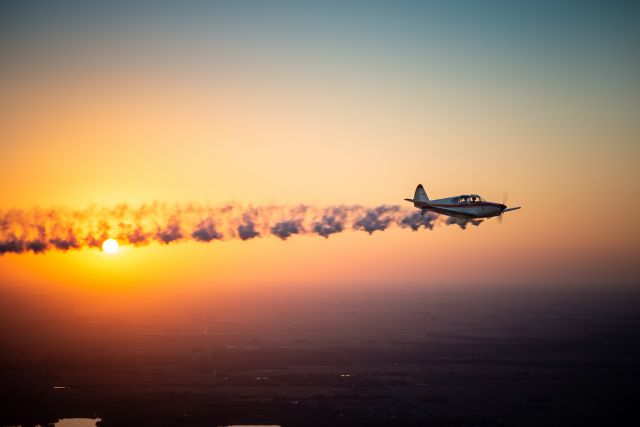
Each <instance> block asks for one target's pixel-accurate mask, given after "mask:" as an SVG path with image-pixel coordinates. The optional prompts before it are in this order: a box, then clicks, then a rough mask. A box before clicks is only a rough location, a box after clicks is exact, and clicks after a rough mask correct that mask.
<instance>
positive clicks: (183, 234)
mask: <svg viewBox="0 0 640 427" xmlns="http://www.w3.org/2000/svg"><path fill="white" fill-rule="evenodd" d="M481 222H482V220H476V219H460V218H452V217H441V216H439V215H437V214H434V213H430V212H427V213H425V215H420V212H419V211H416V210H415V209H414V208H411V207H409V206H399V205H380V206H373V207H367V206H358V205H352V206H348V205H339V206H325V207H320V206H305V205H299V206H296V207H285V206H249V207H244V206H241V205H235V204H229V205H225V206H218V207H216V206H202V205H196V204H190V205H167V204H163V203H158V202H154V203H151V204H144V205H141V206H138V207H132V206H129V205H126V204H121V205H118V206H115V207H112V208H107V207H96V206H92V207H89V208H87V209H82V210H68V209H46V210H43V209H30V210H17V209H12V210H7V211H0V255H2V254H5V253H15V254H20V253H25V252H32V253H36V254H41V253H45V252H47V251H49V250H59V251H68V250H75V249H81V248H100V247H101V246H102V243H103V242H104V241H105V240H106V239H107V238H115V239H116V240H118V241H119V242H120V243H121V244H129V245H134V246H144V245H148V244H151V243H152V242H154V241H157V242H160V243H164V244H169V243H173V242H177V241H185V240H193V241H198V242H211V241H213V240H228V239H241V240H249V239H253V238H258V237H261V236H267V235H273V236H276V237H278V238H280V239H282V240H286V239H288V238H289V237H291V236H293V235H308V236H322V237H325V238H328V237H329V236H330V235H332V234H338V233H342V232H344V231H348V230H357V231H359V230H361V231H365V232H367V233H369V234H372V233H374V232H375V231H380V232H382V231H384V230H387V229H389V228H392V227H395V228H410V229H412V230H414V231H417V230H419V229H420V228H425V229H429V230H432V229H433V228H434V227H435V226H436V225H437V224H442V225H445V226H448V225H457V226H459V227H460V228H462V229H463V230H464V229H466V228H467V226H468V225H473V226H478V225H479V224H480V223H481Z"/></svg>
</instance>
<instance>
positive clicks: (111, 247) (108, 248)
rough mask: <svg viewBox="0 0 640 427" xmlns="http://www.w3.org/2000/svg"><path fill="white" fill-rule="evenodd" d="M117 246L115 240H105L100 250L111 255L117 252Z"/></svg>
mask: <svg viewBox="0 0 640 427" xmlns="http://www.w3.org/2000/svg"><path fill="white" fill-rule="evenodd" d="M118 246H119V245H118V241H117V240H116V239H107V240H105V241H104V242H103V243H102V250H103V251H105V252H106V253H108V254H113V253H116V252H117V251H118Z"/></svg>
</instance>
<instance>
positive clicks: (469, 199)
mask: <svg viewBox="0 0 640 427" xmlns="http://www.w3.org/2000/svg"><path fill="white" fill-rule="evenodd" d="M453 201H454V203H460V204H463V203H479V202H484V201H485V200H484V199H483V198H482V197H480V196H478V195H477V194H463V195H462V196H458V197H456V198H455V199H454V200H453Z"/></svg>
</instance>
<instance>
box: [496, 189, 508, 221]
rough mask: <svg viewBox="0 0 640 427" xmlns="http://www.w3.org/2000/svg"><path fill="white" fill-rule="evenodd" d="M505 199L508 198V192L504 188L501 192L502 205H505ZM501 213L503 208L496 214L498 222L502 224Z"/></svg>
mask: <svg viewBox="0 0 640 427" xmlns="http://www.w3.org/2000/svg"><path fill="white" fill-rule="evenodd" d="M507 200H509V193H508V192H507V191H506V190H505V191H503V192H502V205H503V206H505V208H506V206H507ZM502 214H504V209H503V210H502V212H500V215H498V222H499V223H500V224H502Z"/></svg>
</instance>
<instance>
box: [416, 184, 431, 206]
mask: <svg viewBox="0 0 640 427" xmlns="http://www.w3.org/2000/svg"><path fill="white" fill-rule="evenodd" d="M413 201H414V202H428V201H429V196H427V192H426V191H424V187H423V186H422V184H418V186H417V187H416V192H415V194H414V195H413Z"/></svg>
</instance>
